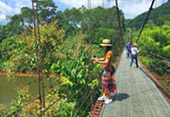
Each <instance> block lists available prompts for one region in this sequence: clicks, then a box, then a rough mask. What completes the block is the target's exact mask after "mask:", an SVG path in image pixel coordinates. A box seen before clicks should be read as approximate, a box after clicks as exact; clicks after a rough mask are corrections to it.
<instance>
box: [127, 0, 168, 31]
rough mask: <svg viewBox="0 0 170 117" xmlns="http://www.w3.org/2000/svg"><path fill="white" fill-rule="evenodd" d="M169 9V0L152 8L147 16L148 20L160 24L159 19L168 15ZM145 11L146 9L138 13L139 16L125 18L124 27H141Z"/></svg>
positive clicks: (145, 14)
mask: <svg viewBox="0 0 170 117" xmlns="http://www.w3.org/2000/svg"><path fill="white" fill-rule="evenodd" d="M148 10H149V8H148ZM169 11H170V1H168V2H167V3H165V4H163V5H161V6H159V7H157V8H155V9H152V11H151V14H150V16H149V20H152V21H153V22H154V23H155V24H157V25H160V24H161V19H162V18H163V17H162V16H163V15H164V16H166V15H169V14H170V12H169ZM147 13H148V11H147V12H144V13H142V14H140V15H139V16H137V17H135V18H134V19H132V20H126V27H131V28H132V27H136V29H137V30H138V29H140V27H142V25H143V23H144V21H145V19H146V16H147Z"/></svg>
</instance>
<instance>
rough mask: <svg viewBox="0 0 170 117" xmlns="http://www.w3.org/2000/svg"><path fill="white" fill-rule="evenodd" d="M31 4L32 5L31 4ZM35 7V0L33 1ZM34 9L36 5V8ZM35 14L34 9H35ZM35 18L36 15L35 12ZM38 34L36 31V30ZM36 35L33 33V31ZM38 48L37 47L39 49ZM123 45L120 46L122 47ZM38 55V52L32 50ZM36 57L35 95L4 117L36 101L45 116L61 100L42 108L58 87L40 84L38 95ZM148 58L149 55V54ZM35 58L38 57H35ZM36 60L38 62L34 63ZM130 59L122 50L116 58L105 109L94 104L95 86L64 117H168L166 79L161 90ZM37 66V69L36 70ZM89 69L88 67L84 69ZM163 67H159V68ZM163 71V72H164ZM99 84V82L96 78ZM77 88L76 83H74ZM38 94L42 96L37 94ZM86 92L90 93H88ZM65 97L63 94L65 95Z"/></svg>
mask: <svg viewBox="0 0 170 117" xmlns="http://www.w3.org/2000/svg"><path fill="white" fill-rule="evenodd" d="M154 1H155V0H153V1H152V3H151V6H150V9H149V12H148V15H147V17H146V19H145V22H144V24H143V26H142V29H141V31H140V34H139V36H138V39H137V41H138V40H139V38H140V35H141V33H142V31H143V28H144V27H145V24H146V22H147V20H148V17H149V14H150V12H151V10H152V6H153V4H154ZM32 3H33V1H32ZM36 3H37V0H36ZM32 5H33V14H34V8H35V6H34V4H32ZM90 5H91V4H90V0H88V7H89V8H90ZM36 6H37V5H36ZM116 8H117V11H118V10H119V8H118V3H117V0H116ZM36 10H38V8H37V7H36ZM37 14H38V11H37ZM117 16H118V18H117V19H118V22H119V30H120V37H121V38H122V39H123V36H122V33H121V32H122V31H121V26H120V17H119V12H117ZM33 18H34V29H35V25H36V24H35V15H33ZM38 21H39V20H38V15H37V26H38ZM38 30H39V29H38ZM34 31H36V30H34ZM37 37H38V38H39V43H40V35H39V33H38V36H37V35H36V33H35V45H37V44H36V38H37ZM39 46H40V45H39ZM123 46H124V44H122V47H123ZM39 49H40V50H39V52H41V47H39ZM36 52H38V50H36ZM39 55H40V57H37V61H40V63H39V64H40V65H39V64H38V65H37V72H38V78H39V84H38V85H39V94H38V95H37V96H36V97H35V98H33V99H32V100H30V101H29V102H28V103H26V104H24V105H22V106H20V107H19V108H17V109H16V110H15V111H13V112H11V113H9V114H8V115H6V116H18V115H19V111H20V110H21V109H23V108H24V107H26V106H27V105H29V104H31V103H33V102H35V101H36V100H39V104H40V107H39V116H40V117H41V116H45V114H46V113H47V112H48V110H49V109H50V108H52V107H53V106H54V105H56V104H57V102H58V101H60V100H61V99H62V97H60V98H57V99H54V98H52V99H51V104H49V105H48V107H46V106H45V95H46V94H47V93H49V92H51V91H53V90H54V89H55V88H57V87H60V85H61V84H62V83H60V84H58V85H57V86H55V87H53V88H52V89H49V90H48V91H46V92H45V91H44V90H43V85H44V84H43V82H42V91H40V90H41V88H40V79H41V78H43V75H42V60H41V54H39ZM150 55H151V54H150ZM37 56H38V53H37ZM152 57H155V59H158V60H159V58H160V57H161V58H162V59H163V60H166V61H168V62H170V60H169V59H168V58H164V57H162V56H158V55H156V56H152ZM38 58H40V59H38ZM129 64H130V59H127V58H126V51H125V50H123V51H122V54H121V55H120V57H119V60H118V62H117V64H116V66H115V68H116V73H115V79H116V84H117V90H118V93H117V94H112V99H113V102H112V103H111V104H109V105H105V104H104V103H103V102H99V101H96V99H94V98H95V97H98V96H99V95H100V94H99V92H95V91H96V89H100V88H101V87H98V86H95V87H93V88H88V90H87V91H86V92H85V93H83V94H82V98H80V100H79V101H78V103H77V104H76V105H74V107H75V106H77V105H78V106H79V107H78V108H77V110H75V112H73V113H67V115H65V116H88V115H89V116H91V117H98V116H102V117H148V116H150V117H170V105H169V104H170V96H169V78H170V77H169V75H168V80H167V81H166V83H167V89H164V88H162V86H161V85H160V83H159V82H158V80H157V78H155V77H154V76H153V75H152V74H151V72H150V69H149V68H148V69H147V68H146V67H145V66H144V65H143V64H142V63H141V62H140V66H139V68H135V67H132V68H130V66H129ZM38 66H39V67H38ZM88 67H90V66H88ZM162 67H163V66H162ZM85 69H86V67H85V68H83V69H82V70H85ZM165 70H166V68H165ZM166 71H168V70H166ZM80 72H82V71H79V72H77V73H75V74H74V75H73V76H71V77H70V78H68V79H71V78H72V77H74V76H76V75H77V74H79V73H80ZM99 80H101V79H100V78H99ZM91 82H92V79H90V80H89V81H87V83H86V84H88V83H91ZM77 84H78V83H77ZM77 84H76V85H73V86H72V88H70V89H69V90H68V91H67V93H68V92H70V91H71V90H72V89H73V88H74V87H76V86H77ZM85 86H87V85H82V87H80V88H79V90H78V91H77V92H75V93H74V95H72V96H70V98H69V99H68V100H67V101H68V102H69V101H70V100H71V99H72V98H73V97H74V96H76V94H77V93H78V92H81V90H82V89H84V88H85ZM41 92H42V93H41ZM89 92H90V93H89ZM67 93H66V94H67ZM84 104H86V107H85V109H84V110H83V111H81V113H78V112H79V110H80V108H81V107H82V106H83V105H84ZM64 105H65V103H62V104H61V105H60V106H59V108H58V109H57V110H56V111H54V112H52V113H51V115H49V116H57V113H58V112H59V110H60V109H62V107H64ZM87 110H89V112H90V113H87V112H86V111H87Z"/></svg>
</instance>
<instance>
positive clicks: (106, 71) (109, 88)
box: [94, 39, 117, 104]
mask: <svg viewBox="0 0 170 117" xmlns="http://www.w3.org/2000/svg"><path fill="white" fill-rule="evenodd" d="M100 45H101V46H102V47H103V49H105V56H104V58H99V59H98V58H95V60H94V64H95V63H96V62H98V63H100V64H102V76H101V77H102V96H101V97H99V98H98V100H99V101H105V104H110V103H111V102H112V98H111V96H110V93H111V92H114V93H117V89H116V82H115V79H114V77H113V68H112V65H111V64H112V61H113V52H112V51H111V48H112V44H111V42H110V40H109V39H104V40H103V42H102V44H100Z"/></svg>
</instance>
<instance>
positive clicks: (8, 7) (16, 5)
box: [0, 0, 168, 24]
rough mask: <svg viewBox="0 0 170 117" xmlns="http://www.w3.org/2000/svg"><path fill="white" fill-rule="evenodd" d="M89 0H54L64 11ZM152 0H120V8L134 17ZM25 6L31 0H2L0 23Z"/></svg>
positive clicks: (107, 1) (95, 2) (98, 1)
mask: <svg viewBox="0 0 170 117" xmlns="http://www.w3.org/2000/svg"><path fill="white" fill-rule="evenodd" d="M87 1H88V0H53V2H55V4H56V6H58V9H57V10H62V11H64V10H65V9H66V8H68V9H71V8H72V7H76V8H79V7H81V6H82V5H84V6H86V7H87ZM167 1H168V0H156V1H155V3H154V5H153V8H156V7H158V6H160V5H161V4H163V3H165V2H167ZM151 2H152V0H118V6H119V9H121V10H123V12H124V16H125V18H126V19H132V18H134V17H136V16H138V15H139V14H141V13H143V12H145V11H148V10H149V7H150V5H151ZM24 6H27V7H30V8H31V0H0V24H4V23H6V22H7V21H8V20H7V19H6V16H13V15H14V14H18V13H20V9H21V8H22V7H24ZM97 6H103V0H91V8H95V7H97ZM112 6H115V0H104V7H105V8H109V7H112Z"/></svg>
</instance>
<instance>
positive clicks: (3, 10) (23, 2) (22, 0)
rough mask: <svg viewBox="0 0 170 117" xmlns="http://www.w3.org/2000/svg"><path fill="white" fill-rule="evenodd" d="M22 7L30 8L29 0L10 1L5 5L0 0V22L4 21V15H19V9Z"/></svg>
mask: <svg viewBox="0 0 170 117" xmlns="http://www.w3.org/2000/svg"><path fill="white" fill-rule="evenodd" d="M24 6H27V7H31V0H10V1H9V2H7V3H5V2H3V1H2V0H0V22H4V21H5V20H6V15H10V16H13V15H14V14H18V13H20V9H21V8H22V7H24Z"/></svg>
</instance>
